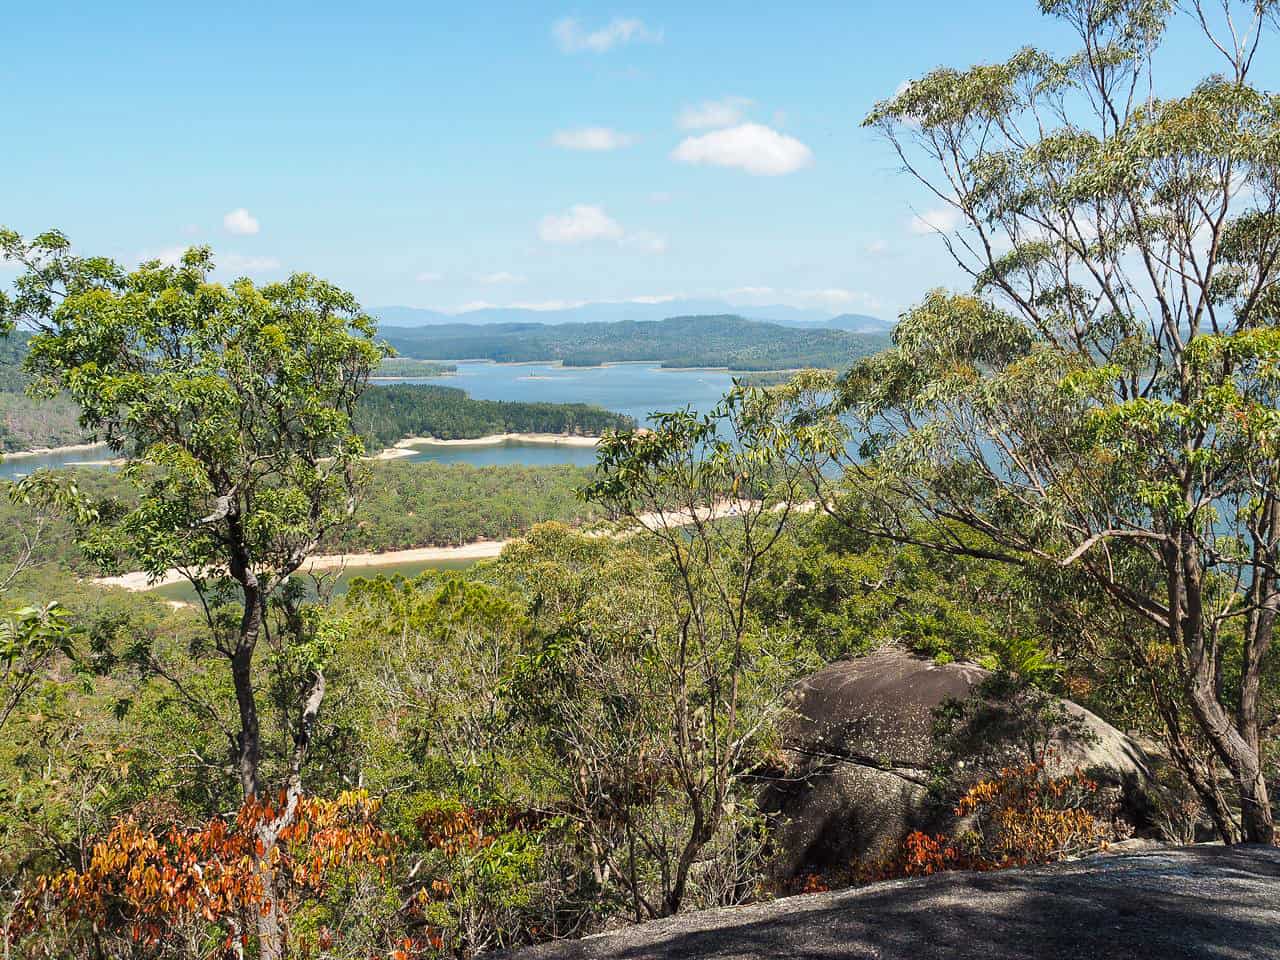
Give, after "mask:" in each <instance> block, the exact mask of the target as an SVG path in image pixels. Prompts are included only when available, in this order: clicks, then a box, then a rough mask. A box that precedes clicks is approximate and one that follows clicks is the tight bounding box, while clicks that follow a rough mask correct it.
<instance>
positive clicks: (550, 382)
mask: <svg viewBox="0 0 1280 960" xmlns="http://www.w3.org/2000/svg"><path fill="white" fill-rule="evenodd" d="M396 382H399V383H435V384H441V385H443V386H448V387H460V388H461V389H463V390H466V391H467V393H469V394H470V395H471V396H472V397H474V398H475V399H477V400H520V401H525V402H529V403H536V402H545V403H590V404H595V405H596V406H600V407H604V408H605V409H607V410H616V411H618V412H619V413H625V414H627V415H628V416H630V417H633V418H634V419H635V420H636V422H638V423H644V422H645V421H646V420H648V419H649V417H650V415H651V414H654V413H663V412H668V411H671V410H679V409H681V408H683V407H686V406H689V407H692V408H693V409H694V410H696V411H699V412H704V411H706V410H709V409H710V408H711V407H713V406H715V404H716V402H717V401H718V400H719V399H720V398H721V397H722V396H724V394H725V393H727V392H728V390H729V388H730V386H732V382H733V377H732V375H731V374H730V373H728V372H727V371H723V370H664V369H662V368H661V367H659V366H658V364H656V363H621V364H613V365H610V366H605V367H561V366H559V365H556V364H550V363H528V364H523V363H521V364H501V363H488V362H483V361H476V362H463V363H459V364H458V372H457V373H456V374H455V375H452V376H446V377H422V378H411V379H407V380H401V381H396ZM415 449H416V450H417V451H418V452H417V453H416V454H415V455H414V456H412V457H406V458H405V459H407V460H436V461H439V462H441V463H469V464H473V465H476V466H491V465H495V464H497V465H501V464H511V463H518V464H526V465H542V464H557V463H572V464H577V465H579V466H591V464H593V463H595V452H594V451H593V450H592V449H591V448H590V447H567V446H551V445H548V444H531V443H504V444H501V445H499V446H492V447H439V446H436V447H418V448H415ZM109 455H110V454H109V452H108V451H107V449H106V448H105V447H102V448H99V449H96V450H89V451H85V450H77V451H74V452H70V453H60V454H47V455H44V456H39V457H22V458H14V459H5V460H4V461H3V462H0V478H10V479H12V478H15V477H21V476H25V475H26V474H29V473H31V472H33V471H35V470H38V469H42V468H57V467H65V466H70V465H72V464H75V463H84V462H85V461H93V460H101V459H104V458H106V457H108V456H109Z"/></svg>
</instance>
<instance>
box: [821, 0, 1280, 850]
mask: <svg viewBox="0 0 1280 960" xmlns="http://www.w3.org/2000/svg"><path fill="white" fill-rule="evenodd" d="M1041 9H1042V10H1043V11H1045V12H1046V13H1048V14H1050V15H1052V16H1054V17H1058V18H1060V19H1062V20H1063V21H1065V23H1066V24H1067V25H1068V26H1069V27H1070V28H1071V29H1072V30H1073V31H1074V32H1075V33H1076V34H1077V37H1078V40H1079V42H1080V49H1079V51H1078V52H1077V53H1075V54H1072V55H1071V56H1068V57H1065V58H1062V59H1054V58H1053V57H1051V56H1049V55H1047V54H1045V53H1042V52H1038V51H1033V50H1031V49H1024V50H1022V51H1019V52H1018V53H1017V54H1015V55H1014V56H1013V57H1012V58H1010V59H1009V60H1008V61H1006V62H1004V63H1001V64H996V65H979V66H975V67H972V68H969V69H967V70H950V69H943V70H937V71H934V72H932V73H930V74H929V75H927V76H926V77H924V78H922V79H921V80H918V81H916V82H914V83H911V84H909V85H907V87H906V88H905V89H903V90H902V91H900V92H899V93H898V94H897V95H896V96H895V97H893V98H892V99H891V100H889V101H886V102H884V103H881V104H879V105H877V107H876V108H875V110H874V111H872V113H871V114H870V115H869V116H868V117H867V119H866V123H867V124H868V125H870V126H873V127H875V128H877V129H878V130H880V131H881V132H882V133H884V134H885V136H886V137H887V138H888V139H889V141H890V143H891V144H892V145H893V146H894V148H895V149H896V150H897V151H898V153H899V154H900V156H901V157H902V158H903V160H904V162H905V164H906V166H907V169H908V170H910V171H911V172H912V174H913V175H914V176H916V177H917V179H920V180H922V181H923V182H924V183H925V184H926V185H928V186H929V187H930V188H931V189H932V190H933V191H934V192H935V193H936V194H937V195H938V196H943V197H946V198H948V200H949V202H950V203H951V205H952V207H953V208H954V211H955V213H956V214H957V218H956V219H957V222H958V226H957V227H956V229H955V230H954V231H951V236H949V237H948V240H947V242H948V245H949V249H950V251H951V252H952V253H953V255H955V256H956V258H957V260H958V261H959V262H960V264H961V266H962V267H963V268H964V269H965V270H966V272H967V273H968V274H969V275H970V276H972V277H973V278H974V280H975V289H974V292H973V293H969V294H964V293H957V294H953V293H946V292H943V291H935V292H933V293H931V294H929V295H928V296H927V297H926V298H925V300H924V301H923V302H922V303H921V304H920V305H918V306H917V307H915V308H914V309H912V310H911V311H909V312H908V313H907V314H906V316H905V317H904V318H903V320H902V322H901V323H900V324H899V325H898V327H897V329H896V330H895V333H894V344H893V347H892V349H890V350H888V351H886V352H885V353H884V354H882V355H880V356H877V357H873V358H869V359H867V360H864V361H862V362H860V363H858V364H857V365H855V367H854V369H853V370H852V371H851V372H850V373H849V375H848V376H847V377H846V378H844V380H843V381H842V384H841V387H840V390H839V397H838V400H837V402H836V403H835V404H834V405H833V407H832V408H831V410H830V411H829V413H832V414H841V415H844V416H845V417H846V418H847V421H848V422H849V423H850V425H851V428H852V429H853V430H855V431H857V432H859V433H860V434H861V435H862V436H863V437H864V438H865V439H864V441H863V443H862V445H861V450H860V453H861V454H862V455H863V457H864V460H865V461H869V462H863V463H857V464H851V465H850V473H851V475H852V476H854V477H856V478H857V481H858V482H857V487H858V490H859V493H860V494H861V495H862V497H863V498H864V499H865V502H866V504H867V505H868V506H867V508H866V511H865V515H864V517H863V518H861V521H860V522H863V523H864V524H866V525H867V526H868V527H870V528H873V529H875V530H877V531H879V532H881V533H883V534H885V535H889V536H903V535H904V534H906V533H907V530H906V529H905V528H906V527H910V528H911V535H912V537H913V539H914V541H915V542H920V543H926V544H929V545H931V546H934V547H936V548H938V549H942V550H947V551H966V552H969V553H970V554H971V555H976V554H975V551H974V547H973V546H972V545H970V544H965V543H963V542H958V541H957V539H956V537H955V535H954V530H955V529H956V527H957V525H962V526H965V527H967V528H969V529H970V530H972V531H973V532H974V533H976V534H979V535H980V536H981V537H983V538H985V539H986V540H987V541H988V545H987V546H984V547H983V548H982V552H983V554H984V555H985V556H986V557H987V558H988V559H995V560H1000V561H1002V562H1006V563H1011V564H1016V565H1027V564H1029V563H1038V564H1040V563H1042V564H1046V565H1047V564H1058V565H1061V566H1066V567H1077V568H1079V569H1080V570H1081V571H1082V573H1083V575H1084V576H1085V577H1086V578H1087V579H1088V580H1089V581H1091V582H1092V584H1093V585H1094V589H1095V590H1096V591H1098V592H1099V593H1100V594H1101V595H1102V596H1105V597H1106V598H1108V599H1109V600H1110V601H1111V602H1112V603H1113V604H1114V605H1116V606H1117V607H1118V608H1120V609H1121V610H1123V611H1124V613H1125V615H1133V616H1136V617H1138V618H1141V619H1143V620H1145V621H1146V623H1147V625H1148V627H1149V628H1151V629H1155V630H1157V631H1160V632H1162V633H1163V634H1164V635H1165V638H1166V642H1167V643H1168V645H1169V646H1170V647H1171V648H1173V649H1175V650H1178V651H1180V654H1179V655H1180V656H1181V657H1182V658H1183V659H1182V661H1181V663H1182V667H1181V671H1182V675H1181V678H1180V680H1179V681H1178V682H1177V683H1176V684H1175V687H1176V689H1179V690H1185V691H1186V692H1187V697H1188V698H1189V701H1190V704H1189V705H1190V708H1191V709H1190V711H1189V712H1190V713H1191V714H1192V715H1193V716H1195V717H1197V718H1198V719H1199V724H1200V730H1199V734H1198V735H1197V736H1198V737H1202V738H1205V739H1206V740H1207V741H1209V742H1210V743H1211V744H1212V746H1213V749H1214V750H1215V751H1216V752H1217V754H1218V755H1219V757H1221V758H1222V760H1223V761H1224V762H1226V763H1227V765H1228V767H1229V768H1230V769H1231V771H1232V776H1233V777H1234V779H1235V781H1236V783H1235V789H1236V791H1237V792H1238V794H1239V797H1240V804H1241V809H1242V813H1241V818H1240V819H1241V827H1242V830H1243V832H1244V833H1245V834H1246V835H1247V836H1249V837H1251V838H1252V839H1255V840H1261V841H1263V842H1270V841H1271V839H1272V838H1273V837H1274V825H1273V817H1272V813H1271V803H1270V800H1269V799H1268V785H1267V774H1266V771H1265V767H1266V763H1267V760H1266V756H1265V751H1263V750H1262V749H1261V748H1260V743H1261V739H1262V735H1261V731H1262V730H1263V729H1264V728H1265V727H1266V725H1267V723H1268V722H1269V721H1267V720H1266V719H1265V717H1267V716H1272V715H1274V711H1275V705H1274V703H1272V702H1266V701H1264V698H1263V691H1264V684H1263V679H1264V675H1265V673H1266V670H1265V667H1264V663H1265V662H1266V660H1267V656H1268V651H1269V650H1270V649H1271V647H1272V644H1273V638H1274V622H1275V615H1274V611H1275V609H1276V607H1277V605H1278V604H1280V577H1278V576H1277V573H1278V571H1280V419H1278V418H1277V414H1276V410H1277V407H1280V367H1278V362H1280V341H1278V340H1277V329H1276V327H1277V323H1280V313H1277V310H1276V305H1277V302H1278V301H1277V291H1280V274H1278V273H1277V263H1278V262H1280V261H1278V259H1277V251H1280V217H1277V216H1276V213H1275V211H1276V207H1277V202H1278V201H1280V97H1277V96H1276V95H1275V94H1271V93H1268V92H1265V91H1263V90H1260V89H1258V88H1257V87H1255V86H1254V85H1252V83H1251V80H1250V71H1251V69H1252V68H1253V66H1254V65H1255V63H1256V58H1257V56H1258V55H1260V51H1261V49H1262V47H1263V45H1264V44H1265V43H1267V42H1269V40H1270V38H1269V37H1266V36H1264V33H1265V30H1266V28H1267V27H1268V26H1270V25H1273V24H1274V18H1275V13H1276V10H1275V7H1274V4H1271V3H1262V4H1254V3H1240V4H1236V3H1224V4H1222V6H1221V9H1220V10H1218V9H1214V10H1210V9H1209V7H1208V5H1205V4H1202V3H1199V2H1196V3H1192V4H1190V5H1188V6H1187V7H1185V8H1179V9H1181V10H1182V11H1184V12H1186V13H1187V14H1189V15H1190V18H1191V20H1192V21H1193V22H1194V24H1195V25H1196V26H1197V27H1198V28H1199V29H1200V30H1201V31H1202V33H1203V34H1204V39H1205V41H1206V46H1207V48H1208V49H1210V50H1212V51H1215V52H1216V54H1220V55H1221V57H1222V65H1223V67H1224V72H1223V73H1220V74H1214V75H1211V76H1208V77H1206V78H1205V79H1203V80H1202V81H1201V82H1200V83H1199V84H1197V85H1195V86H1194V87H1193V88H1191V89H1190V90H1187V91H1185V92H1184V93H1183V94H1182V95H1171V91H1170V90H1169V89H1168V88H1167V86H1166V85H1165V84H1163V83H1160V82H1158V81H1157V80H1156V66H1157V65H1158V63H1159V61H1157V60H1156V59H1155V58H1154V53H1155V51H1156V49H1157V48H1158V47H1159V45H1160V41H1161V39H1162V37H1163V35H1164V33H1165V28H1166V25H1167V24H1168V22H1169V21H1170V19H1171V18H1172V17H1173V16H1174V15H1175V8H1174V5H1173V4H1171V3H1169V2H1167V0H1132V2H1130V0H1123V2H1115V3H1102V4H1098V3H1094V2H1092V0H1052V2H1050V0H1045V2H1042V3H1041ZM904 514H912V515H913V516H911V517H910V519H904ZM868 518H869V519H868ZM1138 633H1139V634H1140V633H1141V631H1138ZM1016 658H1021V659H1023V660H1024V661H1025V660H1026V659H1027V658H1026V657H1024V656H1022V654H1017V653H1016V652H1015V659H1016ZM1125 659H1126V661H1127V662H1128V663H1129V664H1130V665H1131V666H1133V667H1135V668H1137V669H1139V670H1144V671H1146V670H1149V671H1151V672H1150V674H1149V678H1154V677H1162V676H1163V675H1164V670H1163V668H1161V667H1157V666H1156V664H1157V663H1161V662H1165V661H1164V659H1163V658H1161V657H1150V656H1147V654H1146V652H1145V651H1144V650H1142V648H1141V647H1138V648H1137V649H1135V650H1134V651H1133V653H1132V655H1131V656H1129V657H1126V658H1125ZM1030 662H1031V663H1032V664H1034V657H1032V658H1031V661H1030ZM1234 676H1239V678H1240V681H1239V683H1238V685H1237V684H1235V683H1234V681H1233V679H1232V678H1233V677H1234ZM1157 700H1162V702H1163V706H1162V708H1161V709H1162V713H1163V716H1164V718H1165V720H1164V722H1165V726H1166V734H1167V736H1168V738H1169V740H1170V743H1171V745H1172V747H1173V749H1174V750H1175V751H1177V752H1179V753H1180V755H1181V756H1183V757H1184V759H1186V758H1188V757H1190V756H1191V755H1192V754H1193V753H1195V752H1197V751H1196V749H1191V748H1186V749H1184V747H1185V737H1184V735H1183V730H1182V722H1181V720H1180V719H1178V717H1180V716H1185V715H1186V712H1187V711H1186V706H1187V705H1185V704H1182V705H1179V704H1175V703H1173V702H1172V701H1168V700H1163V699H1162V698H1160V697H1159V696H1157ZM1186 762H1187V764H1188V766H1187V771H1185V772H1187V774H1188V778H1189V779H1190V780H1192V781H1196V780H1197V778H1198V777H1199V774H1194V775H1193V772H1192V769H1191V768H1192V767H1193V766H1195V764H1193V763H1192V762H1191V761H1190V760H1189V759H1188V760H1186ZM1213 779H1214V778H1212V777H1210V778H1208V779H1205V778H1203V777H1200V778H1199V782H1200V783H1201V785H1202V786H1201V787H1200V788H1199V789H1202V790H1203V793H1204V796H1203V799H1204V800H1205V805H1206V807H1208V808H1211V809H1215V810H1216V811H1217V812H1216V814H1215V819H1216V820H1217V821H1218V822H1219V823H1220V824H1222V823H1225V821H1226V819H1227V814H1226V810H1225V805H1226V801H1225V800H1224V799H1223V797H1222V795H1221V792H1220V791H1218V790H1217V789H1216V787H1214V786H1213V785H1212V783H1211V782H1210V781H1212V780H1213ZM1222 832H1223V838H1224V839H1226V840H1230V839H1232V836H1233V831H1232V830H1231V829H1223V830H1222Z"/></svg>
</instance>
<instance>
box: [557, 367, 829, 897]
mask: <svg viewBox="0 0 1280 960" xmlns="http://www.w3.org/2000/svg"><path fill="white" fill-rule="evenodd" d="M797 396H798V397H799V398H800V402H801V403H803V402H804V401H805V400H806V399H811V398H808V397H807V395H805V394H802V393H801V394H797ZM796 402H797V401H796V400H795V399H792V398H789V397H784V396H783V395H782V394H779V393H773V392H770V391H767V390H763V389H760V388H753V387H747V386H744V385H742V384H735V385H734V388H733V389H732V390H731V391H730V392H729V393H728V395H726V396H725V397H724V399H723V400H722V401H721V402H720V403H719V404H718V405H717V406H716V407H715V408H714V409H712V410H711V411H709V412H708V413H706V414H704V415H698V414H695V413H693V412H692V411H689V410H683V411H677V412H674V413H667V414H661V415H659V416H657V417H656V418H655V426H654V428H653V429H651V430H650V429H639V430H627V431H613V432H610V433H607V434H606V435H605V436H604V438H603V439H602V440H601V442H600V445H599V448H598V462H597V466H596V472H595V477H594V479H593V481H592V483H591V484H589V485H588V486H587V488H586V489H585V495H586V497H587V498H588V499H589V500H591V501H592V502H594V503H597V504H599V505H600V506H602V507H604V508H605V509H606V510H607V511H608V512H609V513H610V515H612V516H615V517H617V518H619V519H620V520H621V522H622V523H623V531H624V532H630V533H631V534H633V535H634V536H635V537H637V538H643V539H642V542H644V543H646V544H647V546H648V548H649V549H651V550H652V551H654V552H655V553H656V555H657V556H658V557H659V558H660V563H659V566H658V571H659V583H660V588H659V589H658V590H657V591H656V596H655V598H654V601H653V603H650V604H647V606H648V607H649V608H650V609H652V610H656V611H658V612H659V617H660V619H658V621H657V623H655V624H652V625H650V626H648V627H645V628H642V629H641V630H636V631H634V634H638V635H632V636H629V637H624V638H622V639H620V640H619V642H618V643H616V644H613V645H612V647H613V648H614V649H619V650H620V649H626V648H628V647H632V646H634V647H637V648H638V649H639V653H638V656H637V659H638V663H637V665H636V667H635V669H634V670H633V671H631V672H630V673H629V674H628V676H627V677H625V678H623V679H624V681H625V682H628V683H630V682H633V681H634V682H635V684H636V688H639V689H647V692H644V693H641V694H639V695H636V694H635V693H634V689H635V688H633V693H632V695H631V697H630V700H631V703H632V704H634V706H631V707H629V708H628V709H627V710H626V711H624V714H625V715H623V716H619V717H616V718H615V721H616V722H615V723H614V726H615V727H616V728H618V729H619V730H623V731H626V733H625V734H624V736H623V737H621V738H620V740H621V742H624V743H625V742H627V740H626V737H629V736H631V735H632V734H633V733H634V730H633V729H632V727H631V725H632V724H634V722H635V721H637V720H639V721H640V726H641V732H651V731H660V735H661V737H662V738H663V742H662V743H661V744H659V745H658V746H656V747H654V748H652V749H649V750H647V751H645V750H638V751H636V754H637V757H636V759H639V760H641V761H648V762H649V763H650V764H652V766H653V767H654V768H656V769H652V770H651V771H650V773H649V775H648V776H644V775H640V776H637V777H636V778H635V783H634V784H632V785H630V786H627V785H623V786H622V787H621V789H619V788H618V787H616V786H615V787H608V786H605V787H602V788H601V789H600V790H598V791H596V792H597V793H598V794H600V795H602V796H603V797H604V798H605V799H606V801H608V802H611V803H613V804H614V805H615V807H616V809H614V810H613V813H614V815H615V816H616V817H617V818H618V819H619V820H620V821H621V822H622V823H624V824H625V826H626V829H627V833H628V845H629V846H635V845H639V846H640V847H642V848H643V849H644V850H646V851H649V852H650V853H652V854H653V859H654V860H655V861H657V863H658V866H659V870H658V874H659V876H660V883H659V884H658V896H656V897H650V896H648V895H647V893H646V891H642V890H641V889H640V884H639V883H638V882H637V879H636V875H635V871H634V870H630V871H628V870H626V869H621V870H619V871H618V873H619V875H621V876H624V877H629V878H630V879H629V880H627V882H628V885H629V887H630V893H631V894H632V899H633V901H634V906H635V912H636V915H637V918H639V917H641V916H646V915H647V916H666V915H668V914H673V913H676V912H677V911H678V910H679V909H680V907H681V904H682V903H683V902H684V900H685V897H686V894H687V891H688V888H689V885H690V875H691V871H692V870H693V867H694V864H695V863H696V862H698V858H699V856H700V855H701V854H702V853H703V851H704V848H707V846H708V844H711V843H712V841H713V840H715V839H716V838H717V837H718V836H720V835H721V834H722V832H723V830H724V828H725V826H726V824H727V823H728V822H729V821H730V820H731V818H732V817H731V815H732V814H733V812H734V808H735V804H736V803H739V802H740V801H742V800H743V799H745V798H744V797H743V796H742V791H741V781H742V778H743V777H744V775H746V774H747V773H748V772H749V770H750V769H751V766H752V763H753V758H755V757H758V756H759V753H758V751H759V750H760V748H761V747H762V745H763V744H764V743H766V741H767V739H768V737H769V736H770V733H771V731H772V724H773V721H774V720H775V719H776V718H777V716H778V715H779V711H780V709H781V703H782V695H783V692H784V690H785V689H786V686H787V684H789V683H790V682H791V681H792V680H793V679H795V677H796V676H797V675H798V673H799V672H801V671H803V670H804V669H805V667H806V666H811V663H810V661H809V659H808V656H807V653H806V648H805V645H804V644H803V643H796V642H795V638H794V637H789V636H787V635H785V634H784V633H783V632H782V631H779V630H776V629H774V625H772V624H768V623H761V622H759V620H758V618H756V617H755V616H754V614H753V610H752V606H751V603H750V601H751V598H752V597H753V595H754V593H755V592H756V590H757V587H758V584H759V581H760V580H761V579H762V578H763V575H764V567H763V561H764V560H765V558H766V557H767V556H768V555H769V553H770V551H772V550H773V549H774V547H775V546H776V545H777V544H778V543H779V541H780V540H781V538H782V536H783V533H784V532H785V530H786V529H787V527H788V525H789V524H790V523H791V522H792V521H793V519H794V517H795V515H796V513H797V512H801V511H804V510H806V509H808V507H809V505H808V500H807V489H808V488H807V475H806V472H805V464H806V463H807V462H808V460H809V458H810V457H811V456H812V455H813V454H814V453H816V452H818V451H821V450H824V449H826V448H827V447H829V446H830V444H831V443H832V440H833V430H832V429H831V426H830V424H828V423H826V422H824V421H817V422H815V423H813V424H811V425H809V426H807V427H804V428H801V429H797V430H791V429H788V427H787V424H788V422H789V420H790V419H791V417H790V414H791V413H792V412H794V411H793V405H794V404H796ZM612 653H613V650H610V651H606V655H611V654H612ZM607 672H608V671H607V670H602V671H601V673H602V674H604V673H607ZM646 684H647V688H646ZM626 699H627V698H623V702H625V700H626ZM606 706H607V705H606ZM595 737H596V734H595V732H594V731H592V732H590V733H589V735H587V736H583V737H581V738H580V739H581V740H583V741H588V740H591V739H593V738H595ZM615 742H617V741H615ZM586 752H590V751H586ZM646 753H647V756H646V755H645V754H646ZM584 768H585V765H584ZM653 782H657V783H660V784H670V785H671V786H672V787H673V788H674V790H673V791H672V793H671V794H670V795H668V796H667V797H666V798H665V802H666V803H667V804H668V805H669V809H671V810H673V811H674V814H673V815H672V816H673V819H674V820H675V821H676V822H677V824H678V827H679V829H678V832H676V833H675V835H674V836H673V835H672V832H671V829H670V827H669V821H668V820H666V819H665V818H662V819H660V821H659V822H654V821H652V820H646V819H645V818H644V816H642V815H640V814H641V811H639V810H638V809H637V807H638V805H637V802H636V800H635V799H634V798H635V797H636V796H639V795H642V794H643V792H644V790H645V789H647V787H648V785H649V784H651V783H653ZM650 806H651V807H654V808H656V806H657V805H656V804H651V805H650ZM740 809H741V808H739V812H740ZM633 859H634V858H633Z"/></svg>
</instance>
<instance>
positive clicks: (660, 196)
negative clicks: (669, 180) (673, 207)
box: [649, 190, 672, 203]
mask: <svg viewBox="0 0 1280 960" xmlns="http://www.w3.org/2000/svg"><path fill="white" fill-rule="evenodd" d="M671 199H672V198H671V194H669V193H668V192H667V191H665V190H655V191H654V192H653V193H651V194H649V200H650V202H651V203H670V202H671Z"/></svg>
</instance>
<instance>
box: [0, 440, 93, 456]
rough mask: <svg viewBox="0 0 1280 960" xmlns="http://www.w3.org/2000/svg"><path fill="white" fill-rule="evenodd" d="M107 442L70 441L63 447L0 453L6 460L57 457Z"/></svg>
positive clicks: (81, 451) (87, 449) (83, 450)
mask: <svg viewBox="0 0 1280 960" xmlns="http://www.w3.org/2000/svg"><path fill="white" fill-rule="evenodd" d="M106 445H107V444H106V442H105V441H103V440H99V441H98V442H97V443H68V444H65V445H63V446H61V447H36V449H34V450H15V451H13V452H12V453H0V457H3V458H4V459H6V460H22V459H25V458H27V457H56V456H60V455H61V454H64V453H87V452H88V451H90V450H98V449H100V448H102V447H105V446H106Z"/></svg>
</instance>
